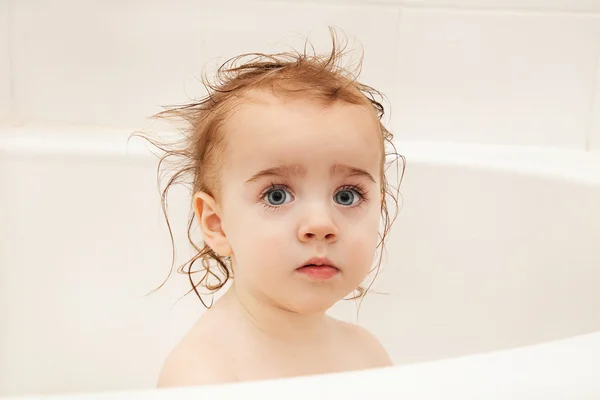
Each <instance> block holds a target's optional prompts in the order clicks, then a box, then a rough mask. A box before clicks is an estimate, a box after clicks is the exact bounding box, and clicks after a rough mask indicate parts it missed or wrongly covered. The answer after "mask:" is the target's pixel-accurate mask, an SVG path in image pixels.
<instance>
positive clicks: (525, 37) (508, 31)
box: [0, 0, 600, 149]
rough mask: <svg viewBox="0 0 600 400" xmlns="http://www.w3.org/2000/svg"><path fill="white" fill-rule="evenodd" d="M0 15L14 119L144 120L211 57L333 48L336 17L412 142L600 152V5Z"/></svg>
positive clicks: (4, 98) (181, 1) (198, 8)
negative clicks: (330, 31)
mask: <svg viewBox="0 0 600 400" xmlns="http://www.w3.org/2000/svg"><path fill="white" fill-rule="evenodd" d="M9 3H10V4H9ZM8 20H10V24H9V23H8ZM0 21H7V23H6V24H3V23H0V34H1V37H0V90H1V92H0V118H4V121H7V120H8V121H9V122H10V123H13V124H30V123H35V124H52V125H61V124H83V125H87V124H89V125H103V126H123V127H134V128H139V127H143V126H144V125H145V124H146V122H145V118H146V117H148V116H149V115H151V114H152V113H154V112H156V111H158V110H160V107H159V106H160V105H165V104H173V103H178V102H181V101H185V100H186V99H187V96H197V95H199V94H201V93H202V88H201V85H200V84H199V82H198V81H197V80H196V78H197V77H198V76H199V75H200V73H201V71H202V68H203V66H204V65H205V64H206V63H208V65H209V66H214V65H216V63H217V61H218V60H223V59H225V58H228V57H231V56H235V55H237V54H239V53H242V52H249V51H272V50H281V49H285V45H287V44H289V45H292V46H295V47H298V46H300V45H301V43H302V41H301V37H300V35H305V34H309V33H310V34H311V38H312V39H313V41H314V42H315V44H316V45H317V48H318V49H324V50H325V51H326V50H327V45H328V42H327V40H328V38H327V29H326V27H327V25H329V24H332V25H336V26H339V27H340V28H342V29H343V30H344V31H345V32H346V33H347V34H348V36H350V38H356V39H358V40H359V41H360V42H361V43H362V44H363V46H364V49H365V57H366V58H365V66H364V70H363V75H362V77H363V80H364V81H365V82H366V83H368V84H370V85H372V86H375V87H376V88H378V89H380V90H381V91H382V92H384V93H385V94H386V95H387V96H388V98H389V101H390V102H391V105H392V113H391V121H390V127H391V128H392V130H393V131H394V133H395V134H396V137H397V138H398V139H404V140H443V141H455V142H472V143H486V144H515V145H545V146H559V147H565V148H580V149H583V148H589V147H593V148H597V149H600V101H596V102H594V97H595V95H596V93H598V91H599V90H600V86H598V85H596V82H597V75H598V59H599V56H600V0H407V1H400V0H397V1H394V0H381V1H370V0H364V1H358V0H328V1H325V2H317V1H309V0H276V1H258V0H252V1H251V0H245V1H243V0H237V1H219V2H217V1H214V0H212V1H205V0H204V1H203V0H195V1H193V0H150V1H145V2H142V1H140V0H124V1H121V2H119V3H116V2H95V1H91V0H85V1H81V0H77V1H76V0H55V1H53V2H43V1H39V0H0ZM9 27H10V35H9V32H8V30H9ZM9 37H10V38H11V42H10V43H9V40H7V38H9ZM8 49H12V51H11V52H8ZM7 53H9V55H8V56H5V55H6V54H7ZM11 87H12V91H10V90H8V89H9V88H11ZM5 88H6V89H5ZM9 99H10V100H11V101H10V103H11V104H6V103H7V102H9Z"/></svg>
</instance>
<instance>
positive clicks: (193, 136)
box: [133, 28, 405, 307]
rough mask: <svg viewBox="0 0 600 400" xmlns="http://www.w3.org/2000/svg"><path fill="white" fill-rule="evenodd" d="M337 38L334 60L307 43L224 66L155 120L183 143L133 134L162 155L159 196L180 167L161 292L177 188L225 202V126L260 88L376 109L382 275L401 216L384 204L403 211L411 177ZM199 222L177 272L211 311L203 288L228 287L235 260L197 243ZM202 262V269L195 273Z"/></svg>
mask: <svg viewBox="0 0 600 400" xmlns="http://www.w3.org/2000/svg"><path fill="white" fill-rule="evenodd" d="M330 33H331V38H332V50H331V52H330V53H329V54H326V55H319V54H316V52H315V49H314V47H313V46H312V45H310V47H311V48H312V53H311V54H309V53H308V52H307V46H306V44H309V43H308V40H307V41H306V44H305V46H304V51H303V52H302V53H300V52H296V51H292V52H285V53H276V54H262V53H250V54H242V55H240V56H237V57H234V58H231V59H229V60H228V61H226V62H225V63H223V64H222V65H221V66H220V67H219V68H218V70H217V72H216V79H215V81H214V83H210V81H209V80H208V79H207V78H206V75H204V77H203V80H202V83H203V84H204V87H205V88H206V90H207V92H208V94H207V95H206V96H205V97H204V98H202V99H200V100H196V101H192V102H190V103H187V104H183V105H179V106H171V107H165V110H164V111H161V112H159V113H158V114H155V115H154V116H153V118H159V119H168V120H183V121H184V122H185V123H186V124H185V128H184V129H183V130H182V131H181V133H182V136H181V138H180V139H179V140H176V141H173V142H170V143H169V142H167V141H166V140H165V139H163V140H159V139H150V138H149V137H148V136H147V135H145V134H141V133H139V132H138V133H134V135H133V136H139V137H142V138H144V139H146V140H148V142H149V143H150V144H152V145H153V146H154V147H156V148H157V149H158V150H160V151H161V152H162V155H161V157H160V161H159V163H158V168H157V170H158V180H159V190H160V180H161V177H162V174H161V170H162V168H163V167H164V166H163V163H167V162H171V161H174V162H175V165H177V166H178V167H177V168H176V169H175V170H174V171H172V172H173V174H172V175H171V176H170V177H169V179H168V181H167V184H166V186H165V187H164V188H163V189H162V190H161V204H162V210H163V214H164V216H165V219H166V222H167V227H168V229H169V234H170V237H171V245H172V249H173V253H172V263H171V270H170V272H169V275H168V276H167V278H166V279H165V281H163V283H162V284H161V285H160V286H159V287H158V288H156V289H155V290H157V289H159V288H160V287H162V286H163V285H164V283H165V282H166V280H167V279H168V278H169V276H170V275H171V273H172V272H173V268H174V265H175V241H174V238H173V232H172V229H171V225H170V223H169V218H168V215H167V195H168V192H169V190H170V189H171V188H172V187H173V186H174V185H176V184H184V185H188V186H191V187H190V190H191V193H196V192H198V191H204V192H207V193H208V194H210V195H211V196H213V197H216V198H218V197H219V195H220V189H219V176H220V172H221V167H222V163H219V162H218V160H217V158H218V156H219V155H222V154H223V152H224V150H225V148H224V147H225V143H224V138H223V136H224V135H223V134H222V129H221V127H222V124H223V122H224V120H225V119H226V118H227V116H228V115H230V113H231V112H232V111H233V110H234V108H235V107H236V106H237V105H238V104H240V103H241V101H242V100H243V95H244V94H247V93H248V92H249V91H250V90H255V89H268V90H272V91H276V92H280V93H282V94H283V95H287V96H303V97H306V98H309V99H311V100H313V101H315V100H316V101H319V102H321V103H323V104H325V105H330V104H333V103H334V102H336V101H343V102H348V103H352V104H359V105H365V106H367V107H372V109H373V111H374V112H375V114H376V115H377V117H378V120H379V126H380V129H381V135H382V151H383V154H384V155H385V159H384V160H382V165H381V170H380V173H381V176H382V184H381V195H382V198H384V201H382V206H381V215H382V218H383V221H384V228H383V232H382V233H381V234H380V241H379V243H378V244H377V248H378V249H379V248H380V247H382V248H381V249H380V250H381V251H380V254H379V261H378V263H377V266H376V267H375V268H374V269H373V270H375V271H376V274H375V277H374V279H375V278H376V277H377V273H378V272H379V269H380V266H381V262H382V257H383V250H384V249H383V245H384V242H385V238H386V236H387V234H388V232H389V229H390V227H391V225H392V224H393V221H394V220H395V218H396V216H397V212H396V213H395V215H394V216H393V217H391V216H390V213H389V210H388V204H387V202H386V200H385V198H386V196H389V197H390V198H391V199H392V200H393V201H394V203H395V207H396V210H397V209H398V198H397V194H398V190H399V186H400V182H401V181H402V178H403V176H404V168H405V159H404V157H403V156H401V155H399V154H398V153H397V152H396V149H395V146H394V143H393V135H392V134H391V133H390V132H389V131H388V130H387V129H386V128H385V126H384V125H383V123H382V118H383V116H384V107H383V105H382V104H381V102H379V101H377V98H380V99H382V100H383V97H384V96H383V95H382V94H381V93H380V92H378V91H377V90H375V89H373V88H371V87H369V86H367V85H364V84H361V83H359V82H358V80H357V79H358V75H359V74H360V69H361V68H362V59H363V57H362V55H361V58H360V61H359V62H358V64H357V66H356V69H355V70H354V71H353V72H350V71H348V70H347V69H346V68H343V67H342V66H341V65H340V61H341V60H342V58H343V57H344V55H345V50H346V47H347V42H346V43H344V45H343V46H339V40H338V37H337V34H336V32H335V30H334V29H332V28H330ZM386 143H388V144H389V145H390V146H391V148H392V149H393V151H391V152H389V153H386V152H385V147H386V146H385V144H386ZM390 155H391V156H394V158H393V159H392V160H391V161H386V159H387V158H388V156H390ZM398 158H401V159H402V161H403V163H402V175H401V176H400V182H399V184H398V186H397V188H396V195H395V194H394V192H393V191H392V186H391V185H389V183H388V182H387V178H386V176H385V172H386V171H387V169H388V167H389V165H390V164H391V162H393V161H397V160H398ZM386 165H387V166H386ZM194 220H195V215H194V211H193V207H190V213H189V217H188V224H187V226H188V229H187V237H188V240H189V242H190V244H191V245H192V247H193V249H194V250H195V254H194V255H193V256H192V257H191V258H190V259H188V260H187V261H186V262H185V263H183V264H182V265H181V266H180V267H179V268H178V270H177V271H178V272H179V273H181V274H185V275H187V276H188V279H189V281H190V284H191V286H192V288H191V289H190V291H188V292H187V293H186V294H189V293H190V292H191V291H194V292H195V293H196V295H197V296H198V298H199V299H200V301H201V302H202V304H203V305H204V306H205V307H210V305H207V304H206V303H205V302H204V300H203V299H202V295H201V294H200V292H199V291H198V287H200V286H203V287H204V288H206V289H207V290H208V291H209V293H208V294H210V295H212V294H214V293H215V292H216V291H217V290H219V289H220V288H222V287H223V286H224V285H225V284H226V283H227V281H228V280H229V278H231V277H232V274H233V271H232V270H231V260H230V258H229V257H221V256H219V255H218V254H216V253H215V252H214V251H213V250H212V249H211V248H210V247H209V246H208V245H206V244H205V243H204V244H202V245H198V244H196V243H195V241H194V240H193V239H192V235H191V232H192V228H193V227H194ZM198 261H199V262H200V267H199V268H194V266H195V265H196V263H197V262H198ZM373 270H371V272H373ZM196 274H201V277H200V279H199V281H197V282H194V279H193V275H196ZM211 279H212V280H214V283H211V282H210V280H211ZM374 279H373V280H374ZM371 284H372V282H371ZM371 284H370V285H369V286H368V287H367V288H366V289H365V288H363V287H362V286H359V287H358V288H357V289H356V290H355V293H354V295H353V296H352V297H350V298H349V299H358V298H362V297H363V296H364V294H365V293H366V292H367V291H368V290H369V288H370V286H371ZM211 305H212V302H211Z"/></svg>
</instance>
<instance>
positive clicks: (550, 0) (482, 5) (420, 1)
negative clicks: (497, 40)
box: [373, 0, 600, 12]
mask: <svg viewBox="0 0 600 400" xmlns="http://www.w3.org/2000/svg"><path fill="white" fill-rule="evenodd" d="M373 1H374V2H377V3H381V2H383V3H386V4H389V3H391V4H404V5H408V6H424V7H465V8H466V7H473V8H478V9H517V10H524V9H527V10H554V11H578V12H581V11H583V12H585V11H592V12H598V11H600V1H598V0H373Z"/></svg>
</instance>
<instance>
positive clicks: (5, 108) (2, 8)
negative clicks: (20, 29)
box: [0, 0, 13, 123]
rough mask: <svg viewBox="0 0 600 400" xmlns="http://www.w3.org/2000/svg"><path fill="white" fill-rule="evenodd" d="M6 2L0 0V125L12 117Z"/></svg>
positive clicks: (5, 0) (8, 28) (8, 29)
mask: <svg viewBox="0 0 600 400" xmlns="http://www.w3.org/2000/svg"><path fill="white" fill-rule="evenodd" d="M8 1H9V0H0V123H6V122H9V121H10V118H11V115H12V113H13V112H12V108H11V105H12V102H11V87H10V77H11V73H10V47H9V46H10V39H9V32H10V27H9V19H8V15H9V13H8V6H9V5H8Z"/></svg>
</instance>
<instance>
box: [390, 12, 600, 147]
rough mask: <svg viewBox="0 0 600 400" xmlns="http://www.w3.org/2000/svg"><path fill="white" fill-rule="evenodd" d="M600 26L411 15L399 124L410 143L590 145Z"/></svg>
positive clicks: (404, 43) (545, 18)
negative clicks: (589, 119)
mask: <svg viewBox="0 0 600 400" xmlns="http://www.w3.org/2000/svg"><path fill="white" fill-rule="evenodd" d="M599 34H600V20H599V19H597V18H594V17H587V16H576V15H556V14H548V15H541V14H519V13H497V12H496V13H480V12H466V11H435V10H416V9H407V10H405V11H404V12H403V14H402V19H401V23H400V44H399V49H400V55H399V57H400V61H399V69H398V79H399V84H398V88H397V97H396V98H397V100H398V101H397V104H396V105H395V107H396V114H395V115H396V116H397V117H398V118H397V119H396V120H395V121H394V127H395V128H396V130H397V133H398V134H399V136H400V137H401V138H403V139H411V140H413V139H414V140H445V141H456V142H477V143H492V144H494V143H497V144H515V145H548V146H562V147H570V148H583V147H585V143H586V130H587V124H588V118H589V107H590V102H591V98H592V95H593V81H594V74H595V65H596V58H597V54H598V49H599V48H600V44H599V37H600V36H599Z"/></svg>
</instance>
